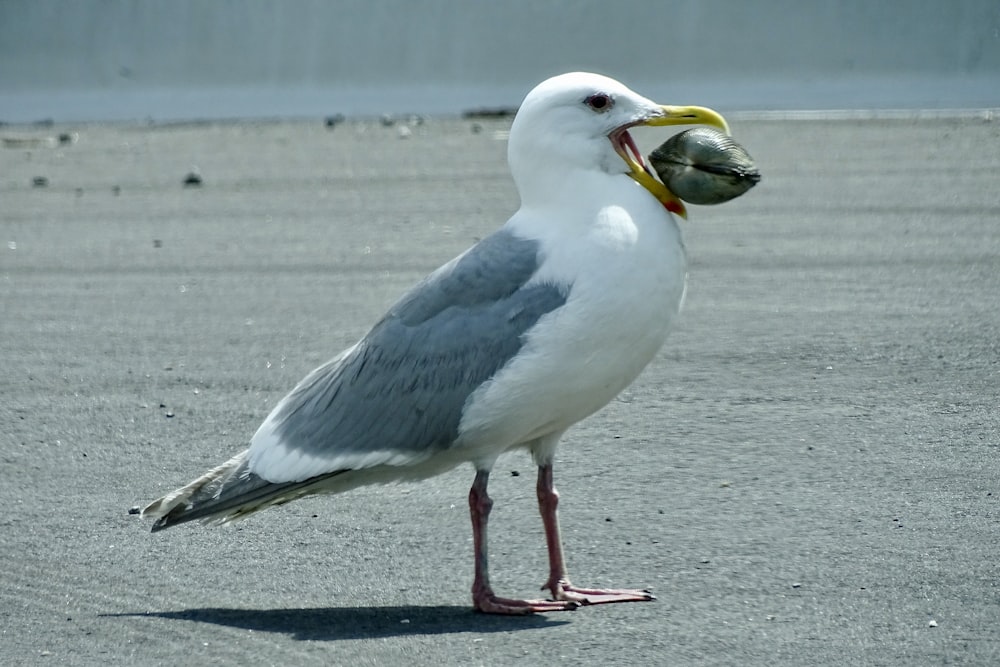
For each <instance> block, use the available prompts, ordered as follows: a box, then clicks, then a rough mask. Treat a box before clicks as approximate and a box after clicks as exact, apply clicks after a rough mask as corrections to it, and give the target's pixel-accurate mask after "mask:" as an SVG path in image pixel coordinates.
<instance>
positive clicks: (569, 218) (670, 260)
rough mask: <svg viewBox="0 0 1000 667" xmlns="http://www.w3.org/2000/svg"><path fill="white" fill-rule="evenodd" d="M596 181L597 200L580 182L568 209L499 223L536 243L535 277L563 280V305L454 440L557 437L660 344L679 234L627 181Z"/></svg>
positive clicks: (487, 390)
mask: <svg viewBox="0 0 1000 667" xmlns="http://www.w3.org/2000/svg"><path fill="white" fill-rule="evenodd" d="M600 180H601V183H600V188H601V189H600V190H599V191H600V192H601V194H602V197H601V200H602V201H601V202H597V201H594V199H595V198H594V197H591V196H590V194H589V193H590V192H596V191H598V190H595V189H593V188H588V187H586V183H585V182H584V183H579V186H580V187H579V188H575V189H574V190H575V192H572V193H568V194H569V196H570V197H571V198H573V206H572V207H571V208H570V209H569V210H572V213H569V212H567V211H568V209H567V207H563V208H554V209H552V210H550V211H544V210H523V209H522V211H519V212H518V214H517V215H515V216H514V218H512V219H511V221H510V222H509V223H508V225H509V227H510V228H512V229H513V230H514V231H516V232H517V233H520V234H523V235H525V236H529V237H531V238H537V239H540V240H541V241H542V248H543V251H542V252H543V255H544V263H543V265H542V267H541V268H540V269H539V272H538V273H537V275H536V276H535V277H534V278H533V279H532V282H552V283H555V284H561V285H565V284H570V285H572V287H571V291H570V293H569V298H568V299H567V302H566V304H565V305H564V306H563V307H562V308H559V309H558V310H556V311H553V312H552V313H549V314H548V315H546V316H544V317H543V318H542V319H541V320H539V322H538V323H537V324H536V325H535V327H533V328H532V329H531V330H529V331H528V333H527V334H526V341H525V345H524V347H522V349H521V351H520V353H519V354H518V355H517V356H516V357H515V358H514V359H512V360H511V361H510V362H509V363H508V364H507V365H506V366H505V367H504V368H502V369H501V370H500V372H499V373H497V375H496V376H495V377H494V379H493V380H492V381H491V382H488V383H487V384H485V385H483V386H482V387H480V388H479V389H478V390H476V392H474V393H473V394H472V396H470V398H469V400H468V401H467V402H466V408H465V411H464V413H463V417H462V421H461V423H460V425H459V433H460V434H461V435H460V443H461V444H462V445H463V446H466V447H470V448H472V449H473V450H479V449H484V450H486V449H488V450H490V451H497V450H498V449H499V450H502V449H505V448H508V447H513V446H517V445H521V444H526V443H528V442H530V441H532V440H534V439H536V438H539V437H542V436H544V435H547V434H551V433H559V432H562V431H563V430H565V429H566V428H568V427H569V426H571V425H572V424H573V423H575V422H577V421H579V420H580V419H583V418H584V417H586V416H587V415H589V414H591V413H593V412H594V411H596V410H598V409H599V408H601V407H602V406H604V405H605V404H607V402H608V401H610V400H611V399H612V398H614V397H615V396H616V395H617V394H618V393H619V392H621V390H622V389H624V388H625V387H627V386H628V385H629V384H631V382H632V381H633V380H634V379H635V378H636V377H637V376H638V375H639V373H640V372H641V371H642V369H643V368H645V366H646V365H647V364H648V363H649V362H650V361H651V360H652V359H653V357H654V356H655V355H656V353H657V351H659V349H660V347H661V346H662V345H663V342H664V340H665V338H666V335H667V332H668V330H669V329H670V326H671V324H672V323H673V321H674V318H675V317H676V315H677V313H678V312H679V310H680V307H681V303H682V301H683V297H684V288H685V281H686V271H687V266H686V259H685V254H684V246H683V241H682V239H681V235H680V230H679V228H678V226H677V224H676V222H675V221H674V219H673V217H672V216H671V215H670V214H668V213H667V212H666V211H665V210H664V209H663V208H662V206H661V205H660V204H659V202H657V201H656V200H655V199H653V198H652V197H650V196H649V194H648V193H647V192H646V191H645V190H643V189H642V188H641V187H640V186H638V185H637V184H636V183H635V182H634V181H632V180H630V179H628V178H627V177H625V176H620V177H609V176H607V175H604V176H602V177H601V179H600ZM609 182H611V183H613V184H614V187H613V188H612V189H611V190H610V194H612V195H613V196H611V197H610V198H609V197H608V195H609V189H608V185H609ZM591 185H592V186H596V185H597V184H591ZM560 199H561V200H562V201H563V202H564V203H566V201H567V197H560ZM609 202H610V203H609ZM557 211H558V212H557Z"/></svg>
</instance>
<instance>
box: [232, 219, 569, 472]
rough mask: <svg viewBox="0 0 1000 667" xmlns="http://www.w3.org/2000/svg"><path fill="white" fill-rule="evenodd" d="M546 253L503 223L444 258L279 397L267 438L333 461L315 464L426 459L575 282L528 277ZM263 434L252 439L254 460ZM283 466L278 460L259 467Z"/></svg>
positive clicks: (450, 437)
mask: <svg viewBox="0 0 1000 667" xmlns="http://www.w3.org/2000/svg"><path fill="white" fill-rule="evenodd" d="M540 263H541V258H540V257H539V248H538V242H536V241H532V240H527V239H522V238H519V237H517V236H515V235H513V234H512V233H510V232H508V231H505V230H500V231H498V232H496V233H494V234H492V235H491V236H489V237H487V238H485V239H483V240H482V241H481V242H480V243H478V244H477V245H475V246H474V247H473V248H471V249H470V250H469V251H468V252H466V253H465V254H464V255H461V256H460V257H458V258H456V259H455V260H453V261H452V262H451V263H449V264H447V265H445V266H443V267H441V269H439V270H438V271H436V272H434V273H433V274H431V275H430V276H429V277H428V278H426V279H425V280H424V281H423V282H421V283H420V284H418V285H417V286H416V287H415V288H414V289H413V290H411V291H410V292H409V293H408V294H406V295H405V296H404V297H403V298H402V299H401V300H400V301H399V302H398V303H396V305H395V306H393V307H392V308H391V309H390V310H389V312H388V314H387V315H386V316H385V317H384V318H383V319H382V320H381V321H380V322H378V324H376V325H375V326H374V327H373V328H372V330H371V331H370V332H369V333H368V335H366V336H365V337H364V338H363V339H362V340H361V341H360V342H359V343H358V344H357V345H356V346H355V347H354V348H353V349H352V350H350V351H349V352H348V353H347V354H346V355H342V356H341V357H338V358H336V359H334V360H333V361H331V362H329V363H327V364H326V365H324V366H322V367H320V368H318V369H316V370H315V371H313V372H312V373H311V374H310V375H309V376H308V377H306V379H305V380H303V381H302V382H301V383H300V384H299V386H297V387H296V388H295V389H294V390H293V391H292V393H291V394H289V395H288V396H287V397H286V398H285V399H284V401H282V403H281V404H280V405H279V406H278V407H277V408H276V409H275V412H274V413H273V414H272V415H271V417H269V419H268V422H271V423H273V434H274V436H276V440H275V439H271V438H269V439H268V440H269V441H270V442H269V443H268V444H267V446H273V443H274V442H280V443H281V446H282V449H283V454H282V455H283V456H284V455H291V456H292V457H299V458H301V457H303V456H305V457H308V458H310V459H312V460H315V459H317V458H318V459H321V460H323V461H325V462H329V463H330V464H331V465H330V466H329V467H326V469H322V467H321V469H318V470H316V474H327V473H330V472H333V471H335V470H336V469H338V468H339V467H340V464H339V463H338V462H349V461H351V460H355V461H357V460H365V461H370V462H373V463H377V462H380V461H388V460H390V459H394V460H396V461H408V460H420V459H422V458H425V457H426V456H427V455H429V454H430V453H432V452H433V451H434V450H438V449H442V448H447V447H449V446H450V445H451V444H452V443H453V442H454V441H455V439H456V437H457V435H458V426H459V422H460V420H461V417H462V410H463V406H464V405H465V402H466V399H467V398H468V397H469V395H470V394H471V393H472V392H473V391H474V390H475V389H476V388H477V387H479V386H480V385H481V384H483V382H485V381H486V380H488V379H489V378H491V377H492V376H493V375H494V374H495V373H496V372H497V371H498V370H499V369H500V368H501V367H503V366H504V364H506V363H507V362H508V361H509V360H510V359H511V358H512V357H513V356H514V355H516V354H517V352H518V350H520V348H521V345H522V343H523V340H522V338H523V334H524V333H525V332H526V331H527V330H528V329H530V328H531V327H532V326H533V325H534V324H535V323H536V322H537V321H538V320H539V318H541V317H542V316H543V315H544V314H546V313H549V312H551V311H553V310H555V309H556V308H559V307H560V306H562V305H563V304H564V303H565V302H566V298H567V295H568V292H569V288H570V286H569V285H554V284H533V285H531V286H527V285H526V283H527V282H528V281H529V279H530V278H531V277H532V275H533V274H534V273H535V271H536V270H537V268H538V266H539V264H540ZM262 444H264V443H258V442H256V438H255V442H254V443H253V444H252V445H251V450H250V453H251V459H253V457H254V454H255V452H254V447H255V446H259V445H262ZM264 458H265V459H266V458H268V457H267V456H265V457H264ZM252 467H253V466H252ZM348 467H350V466H349V464H348ZM281 468H285V466H284V465H281V464H277V462H273V461H272V462H271V463H269V464H268V465H267V466H266V469H265V470H260V469H258V470H256V472H257V473H259V474H262V475H263V476H265V477H271V476H270V475H269V474H268V472H269V471H274V470H276V469H281ZM277 477H280V478H281V479H274V478H272V481H290V480H291V479H297V480H301V479H303V478H304V476H303V474H302V472H301V471H299V472H298V473H297V474H296V475H291V476H288V477H285V476H282V475H280V474H279V475H277Z"/></svg>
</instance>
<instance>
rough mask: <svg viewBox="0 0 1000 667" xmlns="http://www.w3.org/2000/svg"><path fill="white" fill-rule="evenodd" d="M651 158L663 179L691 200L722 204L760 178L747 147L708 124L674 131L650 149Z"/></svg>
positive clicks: (689, 201) (692, 202)
mask: <svg viewBox="0 0 1000 667" xmlns="http://www.w3.org/2000/svg"><path fill="white" fill-rule="evenodd" d="M649 162H650V164H651V165H653V169H655V170H656V173H657V174H659V176H660V180H662V181H663V183H664V184H665V185H666V186H667V187H668V188H670V190H671V191H672V192H673V193H674V194H675V195H677V196H678V197H680V198H681V199H683V200H684V201H686V202H688V203H691V204H721V203H723V202H727V201H729V200H730V199H734V198H736V197H739V196H740V195H741V194H743V193H744V192H746V191H747V190H749V189H750V188H752V187H753V186H754V185H756V184H757V182H758V181H760V172H758V171H757V167H756V165H755V164H754V161H753V158H752V157H750V154H749V153H747V151H746V149H745V148H743V146H741V145H739V144H738V143H736V142H735V141H733V138H732V137H730V136H729V135H727V134H725V133H723V132H719V131H718V130H715V129H712V128H709V127H696V128H693V129H690V130H685V131H684V132H681V133H679V134H675V135H674V136H672V137H670V138H669V139H667V140H666V141H665V142H663V143H662V144H661V145H660V147H659V148H657V149H656V150H655V151H653V152H652V153H650V155H649Z"/></svg>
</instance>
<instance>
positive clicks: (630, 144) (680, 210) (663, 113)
mask: <svg viewBox="0 0 1000 667" xmlns="http://www.w3.org/2000/svg"><path fill="white" fill-rule="evenodd" d="M659 111H660V113H658V114H655V115H652V116H650V117H648V118H644V119H643V120H639V121H636V122H634V123H630V124H629V125H627V126H625V127H621V128H619V129H617V130H615V131H614V132H612V133H611V143H612V144H613V145H614V147H615V151H616V152H617V153H618V155H620V156H621V158H622V159H623V160H625V163H626V164H628V166H629V172H628V175H629V176H630V177H631V178H632V179H633V180H634V181H636V182H637V183H638V184H639V185H641V186H642V187H644V188H646V189H647V190H649V192H650V193H651V194H652V195H653V196H654V197H656V198H657V199H658V200H659V201H660V203H662V204H663V206H664V207H665V208H666V209H667V210H668V211H670V212H671V213H676V214H677V215H679V216H681V217H682V218H687V209H686V208H685V207H684V202H682V201H681V200H680V198H678V197H677V195H675V194H674V193H673V192H671V191H670V189H669V188H668V187H667V186H666V185H664V184H663V183H661V182H660V181H658V180H657V179H656V177H654V176H653V175H652V173H651V172H650V171H649V169H648V168H647V167H646V163H645V161H644V160H643V159H642V153H640V152H639V150H638V148H637V147H636V145H635V141H634V140H633V139H632V137H631V135H629V133H628V128H630V127H636V126H638V125H651V126H657V127H658V126H661V125H711V126H712V127H717V128H719V129H720V130H722V131H723V132H725V133H726V134H729V124H728V123H726V119H725V118H723V117H722V115H721V114H719V113H718V112H716V111H713V110H712V109H708V108H705V107H674V106H661V107H660V108H659Z"/></svg>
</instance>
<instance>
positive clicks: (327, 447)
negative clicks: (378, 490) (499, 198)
mask: <svg viewBox="0 0 1000 667" xmlns="http://www.w3.org/2000/svg"><path fill="white" fill-rule="evenodd" d="M682 124H708V125H714V126H716V127H719V128H721V129H723V130H725V131H728V128H727V127H726V123H725V121H724V120H723V118H722V117H721V116H720V115H719V114H717V113H716V112H714V111H712V110H710V109H705V108H702V107H672V106H661V105H659V104H655V103H653V102H651V101H650V100H648V99H646V98H644V97H642V96H640V95H638V94H636V93H634V92H633V91H631V90H630V89H628V88H627V87H625V86H624V85H622V84H621V83H619V82H617V81H615V80H613V79H609V78H607V77H604V76H599V75H596V74H589V73H581V72H577V73H571V74H564V75H561V76H557V77H554V78H551V79H548V80H546V81H544V82H542V83H541V84H539V85H538V86H537V87H536V88H535V89H534V90H532V91H531V92H530V93H529V94H528V96H527V97H526V98H525V99H524V102H523V103H522V105H521V107H520V109H519V110H518V113H517V116H516V117H515V119H514V122H513V124H512V126H511V129H510V139H509V147H508V161H509V164H510V170H511V174H512V175H513V178H514V181H515V184H516V186H517V190H518V193H519V194H520V198H521V207H520V209H519V210H518V211H517V212H516V213H515V214H514V215H513V217H511V218H510V220H508V221H507V223H506V224H505V225H503V227H501V228H500V229H498V230H497V231H495V232H494V233H492V234H491V235H489V236H487V237H486V238H484V239H483V240H482V241H480V242H479V243H477V244H476V245H474V246H473V247H472V248H470V249H469V250H467V251H466V252H465V253H463V254H462V255H460V256H458V257H456V258H455V259H453V260H452V261H450V262H448V263H447V264H445V265H444V266H442V267H441V268H439V269H438V270H437V271H435V272H433V273H432V274H430V275H429V276H428V277H427V278H426V279H424V280H423V281H422V282H420V283H419V284H417V285H416V286H415V287H413V288H412V289H411V290H410V291H409V292H407V293H406V294H405V295H404V296H403V297H402V298H401V299H400V300H399V301H398V302H397V303H396V304H395V305H393V306H392V307H391V308H390V309H389V312H388V313H387V314H386V315H385V316H384V317H383V318H382V319H381V320H380V321H379V322H378V323H376V324H375V326H374V327H372V329H371V331H369V332H368V333H367V334H366V335H365V336H364V337H363V338H362V339H361V340H360V341H358V342H357V343H356V344H355V345H353V346H352V347H350V348H348V349H346V350H344V351H343V352H341V353H340V354H339V355H337V356H336V357H334V358H333V359H332V360H331V361H329V362H328V363H326V364H324V365H323V366H320V367H319V368H317V369H316V370H315V371H313V372H312V373H310V374H309V375H308V376H307V377H306V378H305V379H304V380H302V382H300V383H299V385H298V386H297V387H295V388H294V389H293V390H292V392H291V393H290V394H288V396H286V397H285V398H284V399H282V400H281V402H280V403H278V404H277V405H276V406H275V408H274V410H273V411H272V412H271V414H270V415H268V417H267V419H266V420H265V421H264V423H263V424H262V425H261V427H260V428H259V429H258V430H257V433H256V434H255V435H254V436H253V438H252V439H251V440H250V446H249V448H248V449H246V450H245V451H243V452H240V453H239V454H237V455H236V456H234V457H233V458H231V459H229V460H228V461H227V462H225V463H223V464H222V465H220V466H218V467H217V468H214V469H213V470H210V471H209V472H207V473H205V474H204V475H202V476H201V477H199V478H198V479H196V480H194V481H193V482H191V483H190V484H188V485H187V486H184V487H183V488H180V489H177V490H176V491H173V492H172V493H169V494H167V495H166V496H164V497H163V498H160V499H159V500H156V501H154V502H152V503H151V504H149V505H148V506H147V507H146V508H145V509H143V510H142V514H143V516H146V517H151V518H153V519H155V520H156V521H155V523H154V524H153V530H154V531H157V530H162V529H164V528H168V527H170V526H173V525H176V524H179V523H183V522H186V521H190V520H193V519H201V520H205V521H208V522H221V523H224V522H228V521H231V520H233V519H237V518H241V517H243V516H245V515H247V514H249V513H251V512H255V511H257V510H260V509H263V508H265V507H268V506H271V505H278V504H282V503H286V502H288V501H291V500H295V499H296V498H301V497H302V496H306V495H311V494H319V493H339V492H342V491H346V490H348V489H352V488H356V487H358V486H362V485H367V484H373V483H385V482H393V481H405V480H419V479H424V478H427V477H430V476H433V475H437V474H439V473H442V472H445V471H447V470H449V469H452V468H454V467H455V466H458V465H460V464H463V463H471V464H472V465H473V467H474V468H475V481H474V482H473V485H472V489H471V491H470V493H469V506H470V512H471V515H472V530H473V538H474V540H473V542H474V550H475V570H474V572H475V574H474V581H473V586H472V598H473V604H474V606H475V608H476V609H478V610H480V611H483V612H491V613H506V614H526V613H532V612H542V611H558V610H566V609H574V608H576V607H578V606H580V605H587V604H600V603H605V602H626V601H642V600H651V599H653V596H652V595H651V594H649V593H648V592H647V591H642V590H613V589H609V590H605V589H586V588H578V587H576V586H573V585H572V584H571V583H570V581H569V578H568V575H567V571H566V566H565V561H564V559H563V553H562V543H561V539H560V535H559V524H558V519H557V516H556V504H557V501H558V495H557V493H556V491H555V489H554V487H553V482H552V462H553V456H554V452H555V449H556V445H557V443H558V442H559V439H560V437H561V436H562V435H563V433H565V432H566V430H567V429H568V428H569V427H570V426H572V425H573V424H575V423H576V422H578V421H580V420H581V419H583V418H584V417H587V416H588V415H590V414H592V413H593V412H595V411H597V410H598V409H600V408H601V407H602V406H604V405H605V404H607V403H608V402H609V401H610V400H611V399H612V398H614V397H615V396H616V395H617V394H618V393H619V392H620V391H622V390H623V389H624V388H625V387H627V386H628V385H629V384H630V383H631V382H632V381H633V380H635V378H636V377H637V376H638V375H639V373H640V372H641V371H642V369H643V368H644V367H645V366H646V365H647V364H648V363H649V362H650V361H651V360H652V359H653V357H654V355H656V353H657V351H658V350H659V349H660V347H661V346H662V345H663V343H664V339H665V337H666V335H667V331H668V330H669V329H670V327H671V325H672V324H673V322H674V320H675V319H676V317H677V314H678V312H679V310H680V307H681V302H682V300H683V298H684V289H685V282H686V259H685V252H684V245H683V241H682V238H681V232H680V229H679V228H678V225H677V221H676V220H675V218H674V216H673V215H672V214H671V212H673V213H676V214H680V215H684V207H683V204H682V203H681V202H680V201H679V200H678V199H677V198H676V197H674V196H673V194H672V193H671V192H670V191H669V190H668V189H667V188H665V187H664V186H663V184H662V183H660V182H659V181H657V180H655V179H654V178H653V177H652V176H651V175H650V174H649V172H648V171H647V169H646V167H645V164H644V162H643V158H642V156H641V154H640V152H639V150H638V149H637V148H636V145H635V142H634V141H633V139H632V137H631V136H630V134H629V132H628V130H629V128H632V127H635V126H639V125H682ZM513 449H527V450H529V451H530V452H531V455H532V457H533V458H534V461H535V463H536V464H537V466H538V481H537V492H538V499H539V508H540V511H541V515H542V521H543V524H544V528H545V536H546V541H547V543H548V551H549V564H550V571H549V577H548V580H547V582H546V584H545V586H544V588H547V589H548V590H549V591H550V593H551V599H537V600H521V599H510V598H501V597H498V596H497V595H495V594H494V592H493V589H492V587H491V586H490V581H489V575H488V566H487V546H486V527H487V521H488V518H489V512H490V508H491V506H492V504H493V503H492V500H491V499H490V497H489V496H488V495H487V482H488V480H489V474H490V470H491V469H492V468H493V465H494V463H495V462H496V460H497V458H498V457H499V456H500V455H501V454H503V453H504V452H507V451H510V450H513Z"/></svg>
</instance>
